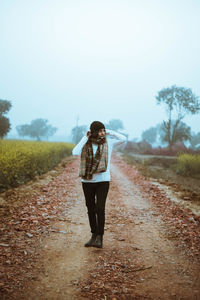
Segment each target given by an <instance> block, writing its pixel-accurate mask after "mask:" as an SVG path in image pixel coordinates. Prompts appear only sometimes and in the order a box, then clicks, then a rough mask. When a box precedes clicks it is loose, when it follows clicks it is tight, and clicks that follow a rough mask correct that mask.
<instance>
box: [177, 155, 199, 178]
mask: <svg viewBox="0 0 200 300" xmlns="http://www.w3.org/2000/svg"><path fill="white" fill-rule="evenodd" d="M177 167H178V172H179V173H180V174H182V175H188V176H190V175H196V176H200V154H181V155H179V157H178V161H177Z"/></svg>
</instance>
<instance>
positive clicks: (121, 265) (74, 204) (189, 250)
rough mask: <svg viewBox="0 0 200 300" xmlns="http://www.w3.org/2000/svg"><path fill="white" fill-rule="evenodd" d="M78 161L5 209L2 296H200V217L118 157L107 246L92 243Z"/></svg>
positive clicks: (114, 161) (109, 207) (108, 214)
mask: <svg viewBox="0 0 200 300" xmlns="http://www.w3.org/2000/svg"><path fill="white" fill-rule="evenodd" d="M78 165H79V164H78V159H72V161H71V162H70V163H68V164H66V165H65V166H64V167H63V168H61V169H62V171H61V172H58V174H57V175H56V176H54V177H53V178H51V180H49V181H48V183H47V182H45V178H43V180H44V181H43V182H41V185H40V184H39V187H38V189H37V188H35V187H34V185H33V189H32V190H31V188H30V190H29V194H27V195H26V197H25V198H26V200H25V201H24V202H23V205H22V206H20V208H19V209H18V208H17V207H15V208H14V209H13V210H12V214H11V213H10V212H11V211H10V210H9V211H8V210H7V211H5V212H6V214H5V216H3V222H2V224H1V228H0V229H1V232H2V237H3V240H2V241H1V243H2V244H7V245H0V251H1V254H2V258H3V259H2V260H1V269H2V272H1V274H3V275H1V286H0V287H1V298H2V299H5V300H7V299H14V300H15V299H17V300H18V299H20V300H21V299H30V300H31V299H37V300H40V299H41V300H44V299H52V300H54V299H58V300H61V299H69V300H73V299H74V300H75V299H76V300H77V299H80V300H81V299H97V300H100V299H107V300H110V299H112V300H116V299H117V300H121V299H125V300H128V299H129V300H133V299H162V300H163V299H170V300H171V299H191V300H193V299H195V300H196V299H198V298H199V297H200V277H199V274H200V272H199V269H200V268H199V266H200V264H199V260H198V259H199V248H200V247H199V245H200V242H199V237H200V229H199V227H200V226H199V221H200V220H199V218H198V217H196V216H194V215H193V214H192V213H191V211H189V210H188V211H185V210H184V209H180V208H179V207H177V206H176V205H175V204H173V205H172V202H171V201H170V199H168V198H167V196H166V195H165V194H164V192H162V191H160V190H159V188H158V187H155V186H153V185H152V184H151V183H150V182H148V181H147V180H145V179H144V177H142V176H141V175H140V174H139V172H138V171H137V169H136V168H135V167H133V166H130V165H128V164H126V163H124V162H123V161H122V159H121V158H119V157H117V156H113V158H112V165H111V170H112V173H111V184H110V190H109V193H108V198H107V204H106V228H105V235H104V242H103V248H102V249H97V248H93V247H89V248H85V247H84V243H85V242H86V241H87V240H88V239H89V238H90V229H89V224H88V219H87V211H86V207H85V200H84V195H83V191H82V187H81V182H80V178H79V177H78ZM20 194H21V193H19V195H20ZM16 195H17V191H16ZM11 206H12V205H11ZM8 261H9V262H8Z"/></svg>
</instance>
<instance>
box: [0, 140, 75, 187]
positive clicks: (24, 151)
mask: <svg viewBox="0 0 200 300" xmlns="http://www.w3.org/2000/svg"><path fill="white" fill-rule="evenodd" d="M73 146H74V145H73V144H68V143H51V142H36V141H20V140H0V188H1V189H2V188H3V189H4V188H9V187H13V186H17V185H19V184H21V183H24V182H26V181H28V180H30V179H32V178H34V177H35V176H36V175H40V174H43V173H45V172H47V171H49V170H50V169H52V168H53V167H55V166H56V165H57V164H58V163H59V162H60V161H61V160H62V159H63V158H64V157H66V156H68V155H71V152H72V148H73Z"/></svg>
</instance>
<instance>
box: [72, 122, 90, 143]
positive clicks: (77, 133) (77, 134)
mask: <svg viewBox="0 0 200 300" xmlns="http://www.w3.org/2000/svg"><path fill="white" fill-rule="evenodd" d="M86 131H87V126H86V125H82V126H76V127H74V128H72V131H71V134H72V140H73V142H74V143H75V144H78V142H79V141H80V140H81V138H82V137H83V135H84V134H85V133H86Z"/></svg>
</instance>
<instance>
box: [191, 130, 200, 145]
mask: <svg viewBox="0 0 200 300" xmlns="http://www.w3.org/2000/svg"><path fill="white" fill-rule="evenodd" d="M190 144H191V146H192V148H195V147H196V146H197V145H199V144H200V131H199V132H198V133H197V134H195V133H192V134H191V139H190Z"/></svg>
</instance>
